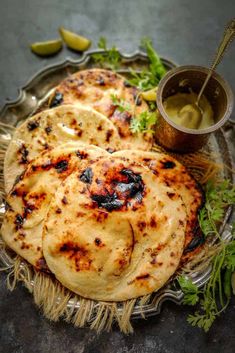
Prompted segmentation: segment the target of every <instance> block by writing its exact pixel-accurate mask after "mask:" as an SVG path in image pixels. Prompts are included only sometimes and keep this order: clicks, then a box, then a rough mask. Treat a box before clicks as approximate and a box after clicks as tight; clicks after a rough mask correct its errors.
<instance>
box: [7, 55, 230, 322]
mask: <svg viewBox="0 0 235 353" xmlns="http://www.w3.org/2000/svg"><path fill="white" fill-rule="evenodd" d="M97 52H101V53H102V51H100V50H98V51H97V50H96V51H90V52H88V53H86V55H84V56H83V57H82V58H81V59H80V60H79V61H72V60H70V59H67V60H66V61H64V62H62V63H59V64H57V65H53V66H50V67H47V68H45V69H44V70H42V71H40V72H38V73H37V74H36V75H35V76H34V77H33V78H32V79H31V80H30V81H29V82H28V83H27V84H26V85H25V86H24V87H23V88H22V89H20V90H19V97H18V99H17V100H15V101H10V102H8V103H7V104H6V105H5V106H4V107H3V108H2V110H1V112H0V120H1V121H2V122H4V123H7V124H11V125H15V126H17V125H18V123H19V122H21V121H22V120H24V119H26V118H27V117H28V116H30V115H32V114H34V113H35V112H36V111H37V110H38V109H39V108H40V107H41V106H42V105H43V103H44V102H45V100H46V99H47V97H48V95H49V94H50V92H51V90H53V88H54V87H55V86H56V85H58V84H59V83H60V81H61V80H63V79H64V78H66V77H67V76H68V75H71V74H73V73H74V72H76V71H78V70H82V69H87V68H91V67H97V65H95V64H94V62H93V60H92V58H91V54H93V53H97ZM121 57H122V65H121V68H120V69H119V70H118V72H119V73H121V74H124V75H128V71H129V68H130V67H131V68H134V69H135V70H136V71H138V70H141V69H143V68H145V67H146V65H147V64H148V58H147V56H146V54H144V53H142V52H135V53H133V54H131V55H126V54H121ZM162 61H163V63H164V65H165V66H166V67H167V68H168V69H171V68H173V67H175V66H176V65H175V64H174V63H173V62H171V61H169V60H167V59H164V58H163V59H162ZM2 137H5V138H6V139H9V135H8V134H7V132H5V134H4V132H2ZM234 141H235V124H234V122H232V121H229V122H228V123H227V124H226V126H225V127H224V128H223V129H220V130H218V131H217V132H216V133H215V134H214V135H211V138H210V141H209V143H208V146H207V150H209V151H211V152H212V151H213V155H216V161H217V162H218V163H221V164H226V165H227V166H228V167H229V168H224V169H223V170H222V172H221V177H222V178H226V179H230V180H231V182H234V180H233V174H232V172H231V170H232V168H233V160H234V156H235V146H234ZM0 213H4V207H3V206H2V207H1V208H0ZM234 218H235V215H234V213H232V208H231V207H230V208H229V209H228V210H227V213H226V216H225V219H224V223H223V225H222V226H221V234H222V235H223V237H226V238H227V237H230V236H231V228H232V226H231V224H232V222H233V219H234ZM10 260H11V259H10V258H7V257H6V256H4V255H3V253H1V252H0V261H1V262H2V264H3V266H4V267H5V269H6V270H8V269H10V268H11V266H12V265H11V261H10ZM21 266H25V262H24V261H22V264H21ZM210 270H211V269H210V267H208V269H207V270H206V271H204V272H203V273H196V274H194V276H193V277H192V280H193V282H194V283H195V284H197V286H198V287H201V286H203V285H204V284H205V283H206V281H207V280H208V279H209V276H210ZM31 285H32V286H33V285H34V283H33V282H32V283H31ZM182 298H183V293H182V292H181V291H180V290H179V289H178V288H177V285H176V283H175V282H174V281H171V282H169V283H168V284H167V285H166V286H165V287H164V288H163V289H161V290H159V291H158V292H156V293H153V294H152V295H151V298H150V301H149V303H148V304H146V305H144V306H143V305H142V306H141V308H140V306H139V305H138V301H137V304H136V305H135V307H134V310H133V313H132V318H133V319H134V318H140V317H143V314H144V315H145V317H147V316H152V315H156V314H158V313H159V312H160V311H161V306H162V303H163V302H164V301H166V300H170V301H173V302H175V303H177V304H180V303H181V302H182ZM58 300H59V298H58ZM68 306H73V307H74V306H75V307H77V308H78V307H79V302H77V303H74V301H73V300H70V302H69V303H68ZM97 306H99V303H97ZM119 310H122V308H121V306H120V309H119Z"/></svg>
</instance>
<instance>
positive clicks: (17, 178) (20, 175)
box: [13, 170, 25, 187]
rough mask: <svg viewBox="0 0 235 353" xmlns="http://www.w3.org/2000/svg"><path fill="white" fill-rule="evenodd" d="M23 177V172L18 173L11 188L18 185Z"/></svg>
mask: <svg viewBox="0 0 235 353" xmlns="http://www.w3.org/2000/svg"><path fill="white" fill-rule="evenodd" d="M24 175H25V170H24V171H23V172H22V173H20V174H19V175H17V177H16V178H15V181H14V184H13V187H15V186H16V184H18V183H19V182H20V181H21V180H22V179H23V177H24Z"/></svg>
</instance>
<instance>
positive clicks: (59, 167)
mask: <svg viewBox="0 0 235 353" xmlns="http://www.w3.org/2000/svg"><path fill="white" fill-rule="evenodd" d="M55 169H56V171H57V173H63V172H65V171H66V170H67V169H68V161H67V160H66V159H62V160H61V161H59V162H57V163H56V164H55Z"/></svg>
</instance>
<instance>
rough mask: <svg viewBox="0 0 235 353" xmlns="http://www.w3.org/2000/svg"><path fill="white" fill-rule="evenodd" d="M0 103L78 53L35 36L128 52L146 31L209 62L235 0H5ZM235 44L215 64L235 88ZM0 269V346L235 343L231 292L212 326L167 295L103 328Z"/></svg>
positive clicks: (108, 348) (10, 350)
mask: <svg viewBox="0 0 235 353" xmlns="http://www.w3.org/2000/svg"><path fill="white" fill-rule="evenodd" d="M0 5H1V6H0V28H1V36H0V105H3V104H4V102H5V101H6V99H15V98H16V97H17V94H18V93H17V88H18V87H21V86H22V85H24V84H25V83H26V82H27V81H28V80H29V79H30V77H31V76H32V75H34V74H35V72H37V71H38V70H40V69H42V68H43V67H45V66H47V65H51V64H53V63H58V62H61V61H62V60H63V59H65V58H66V57H71V58H73V59H75V58H79V55H78V54H76V53H73V52H71V51H69V50H68V49H64V50H63V51H62V52H60V53H59V55H57V56H55V57H53V58H47V59H41V58H38V57H36V56H35V55H33V54H32V53H31V52H30V50H29V47H28V46H29V44H30V43H32V42H35V41H40V40H46V39H53V38H56V37H58V34H57V28H58V27H59V26H61V25H63V26H65V27H67V28H70V29H71V30H74V31H77V32H79V33H81V34H83V35H85V36H87V37H89V38H91V39H92V40H93V46H92V47H93V48H95V47H96V43H97V41H98V39H99V37H100V36H101V35H102V36H105V37H106V38H107V40H108V42H109V43H110V44H115V45H116V46H117V47H119V48H120V49H121V50H123V51H125V52H133V51H134V50H136V49H137V47H138V45H139V41H140V38H142V37H143V36H149V37H151V38H152V39H153V42H154V45H155V48H156V49H157V50H158V52H159V53H160V54H161V55H162V56H164V57H167V58H170V59H172V60H174V61H175V62H176V63H178V64H198V65H208V64H209V63H210V62H211V59H212V57H213V54H214V50H215V48H216V46H217V44H218V42H219V40H220V38H221V35H222V32H223V28H224V25H225V23H226V22H227V21H228V20H229V19H231V18H232V17H233V16H234V15H235V2H234V1H232V0H223V1H222V0H197V1H192V0H191V1H186V0H174V1H173V0H130V1H128V0H115V1H114V0H66V1H64V2H63V1H59V0H0ZM234 64H235V45H233V46H232V48H230V50H229V52H228V53H227V54H226V56H225V58H224V61H223V63H221V65H220V66H219V68H218V72H219V73H220V74H222V75H223V76H224V77H225V78H226V79H227V80H228V82H229V83H230V85H231V86H232V88H233V90H234V88H235V70H234ZM233 118H234V113H233ZM5 279H6V278H5V275H4V274H3V273H2V274H1V275H0V353H31V352H32V353H39V352H40V353H47V352H48V353H49V352H50V353H51V352H56V353H62V352H66V353H106V352H115V353H124V352H125V353H126V352H130V353H153V352H160V353H173V352H174V353H175V352H177V353H204V352H205V353H210V352H213V353H214V352H215V353H216V352H218V353H221V352H223V353H232V352H234V349H235V348H234V347H235V319H234V308H235V300H234V299H233V300H232V302H231V304H230V306H229V307H228V309H227V310H226V313H224V314H222V315H221V317H220V318H218V319H217V321H216V322H215V324H214V325H213V327H212V328H211V330H210V332H209V333H208V334H205V333H204V332H202V331H201V330H199V329H196V328H192V327H190V326H189V325H188V324H187V322H186V317H187V315H188V314H189V313H190V312H191V309H190V308H189V307H179V306H176V305H175V304H173V303H165V304H164V305H163V309H162V312H161V314H160V315H158V316H156V317H153V318H150V319H148V320H146V321H144V320H141V321H138V322H136V323H134V328H135V333H134V334H133V335H129V336H125V335H123V334H122V333H120V332H119V331H118V329H117V328H115V327H114V328H113V331H112V332H111V333H103V334H101V335H99V336H97V335H96V333H95V332H93V331H90V330H89V329H78V328H74V327H72V326H69V325H68V324H66V323H64V322H58V323H51V322H49V321H48V320H46V319H45V318H44V317H43V316H42V314H41V313H40V311H39V310H38V309H37V308H36V307H35V305H34V304H33V302H32V298H31V296H30V294H29V293H28V292H27V290H26V289H25V288H23V287H22V286H21V285H18V287H17V289H16V290H15V291H14V292H12V293H11V292H9V291H7V290H6V283H5Z"/></svg>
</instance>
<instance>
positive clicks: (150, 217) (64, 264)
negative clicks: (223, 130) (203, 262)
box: [1, 69, 202, 301]
mask: <svg viewBox="0 0 235 353" xmlns="http://www.w3.org/2000/svg"><path fill="white" fill-rule="evenodd" d="M113 95H115V97H116V98H117V99H119V100H123V101H125V104H126V106H128V107H129V108H128V111H120V110H119V109H118V107H117V106H115V104H114V103H113V99H112V96H113ZM147 109H148V106H147V104H146V103H145V102H144V101H143V100H142V99H141V98H140V97H139V92H138V90H137V89H136V88H135V87H130V86H129V84H128V83H127V82H126V80H125V78H124V77H122V76H120V75H118V74H116V73H113V72H111V71H107V70H100V69H91V70H86V71H80V72H78V73H76V74H74V75H72V76H70V77H68V78H67V79H65V80H64V81H63V82H61V84H60V85H59V86H58V87H56V88H55V90H54V93H53V94H52V95H51V97H50V99H49V108H48V109H47V110H44V111H42V112H40V113H38V114H36V115H35V116H33V117H30V118H28V119H27V120H26V121H24V122H23V123H22V125H20V126H19V127H18V128H17V129H16V131H15V133H14V136H13V138H12V140H11V143H10V145H9V147H8V150H7V152H6V157H5V165H4V177H5V189H6V192H7V197H6V214H5V218H4V221H3V225H2V230H1V231H2V237H3V239H4V240H5V242H6V243H7V245H8V246H9V247H10V248H11V249H13V250H14V251H15V252H16V253H17V254H19V255H20V256H21V257H22V258H24V259H25V260H27V261H28V262H29V263H30V264H32V265H33V266H34V267H35V268H36V269H37V270H38V271H46V272H47V273H52V274H53V275H54V276H55V277H56V278H57V280H59V281H60V282H61V283H62V284H63V285H64V286H65V287H67V288H69V289H70V290H71V291H73V292H75V293H77V294H79V295H81V296H84V297H86V298H91V299H94V300H105V301H123V300H127V299H130V298H136V297H139V296H142V295H145V294H148V293H151V292H153V291H156V290H158V289H159V288H161V287H162V286H163V285H164V284H165V283H166V282H167V281H168V279H169V278H170V277H171V276H172V275H173V274H174V273H175V271H176V269H177V268H178V266H179V263H180V262H181V261H183V260H185V259H186V258H187V256H188V254H189V253H190V252H192V251H193V250H195V248H197V247H198V245H199V244H200V241H201V236H200V232H199V231H198V223H197V213H198V210H199V208H200V206H201V203H202V192H201V190H200V188H199V186H198V185H197V183H196V181H195V180H194V179H193V178H192V177H191V176H190V175H189V174H188V172H187V170H186V169H185V167H184V166H183V165H181V164H180V163H179V162H178V161H176V160H175V159H174V158H173V157H171V156H169V155H166V154H163V153H156V152H150V149H151V146H152V137H151V136H150V135H148V134H132V133H131V131H130V122H131V119H132V117H133V114H134V110H135V114H136V113H138V114H139V113H141V112H143V111H146V110H147Z"/></svg>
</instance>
